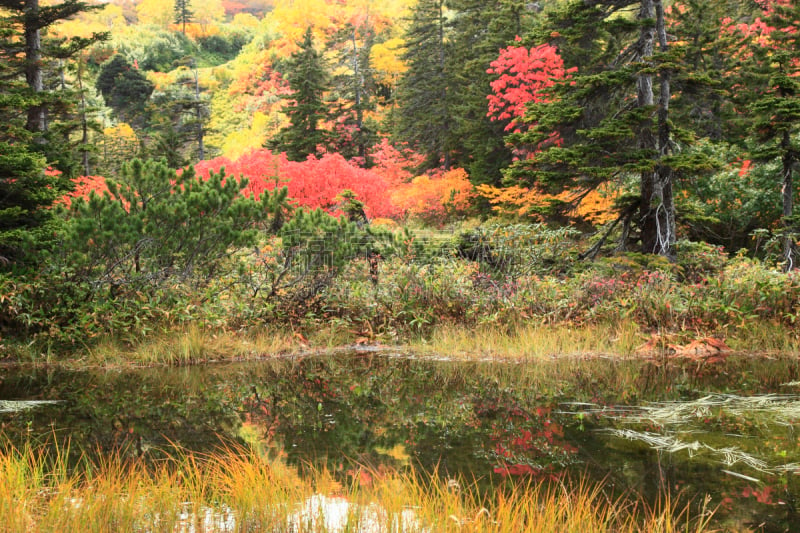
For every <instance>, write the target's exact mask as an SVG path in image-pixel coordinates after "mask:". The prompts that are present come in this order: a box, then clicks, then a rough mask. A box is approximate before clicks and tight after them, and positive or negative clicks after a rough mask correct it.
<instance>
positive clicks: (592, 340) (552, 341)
mask: <svg viewBox="0 0 800 533" xmlns="http://www.w3.org/2000/svg"><path fill="white" fill-rule="evenodd" d="M726 333H729V336H725V335H719V336H718V338H719V339H721V340H723V341H724V343H725V344H726V345H727V346H728V347H729V348H730V350H731V351H732V352H739V353H752V354H754V355H775V354H781V355H793V354H798V353H800V340H798V339H797V337H796V336H795V335H794V334H793V333H792V331H787V329H786V328H785V327H784V326H782V325H780V324H775V323H774V322H771V321H758V320H755V321H753V322H751V323H748V324H747V327H740V328H733V329H730V330H727V331H726ZM704 338H708V337H705V334H704V333H702V332H694V331H672V332H670V331H665V332H663V333H662V334H657V333H652V332H648V331H645V330H642V328H641V327H639V326H638V325H637V324H636V323H634V322H631V321H621V322H619V323H616V324H608V323H602V324H584V325H565V324H550V325H547V324H544V325H543V324H527V325H522V326H520V327H517V328H515V329H514V330H513V331H507V330H505V329H503V328H497V327H494V326H487V325H483V326H475V327H470V326H467V325H464V324H457V323H455V324H454V323H447V324H439V325H436V326H433V327H430V328H429V329H428V330H427V331H426V332H425V334H420V333H411V334H409V335H406V336H397V335H374V336H369V337H367V336H364V335H363V334H362V333H361V332H358V331H353V330H352V329H349V328H346V327H345V328H341V329H336V328H335V327H332V326H331V325H330V324H327V325H326V324H315V323H308V324H306V325H304V326H302V327H294V328H291V327H289V326H269V327H263V328H253V329H252V330H251V331H249V330H244V331H230V330H226V329H220V328H214V327H202V326H197V325H188V326H176V327H174V328H173V329H169V330H166V331H164V332H162V333H159V334H154V335H151V336H148V337H145V338H143V339H141V340H140V341H139V342H134V343H132V342H130V340H127V339H120V338H117V337H114V336H106V337H104V338H103V339H101V340H98V341H96V342H94V343H92V344H91V345H86V346H82V347H79V348H76V349H73V350H70V351H65V352H59V353H55V352H53V351H48V350H44V351H43V350H42V349H41V347H39V346H37V345H36V344H35V343H28V344H9V345H7V346H5V348H4V356H5V358H6V360H7V361H8V362H17V363H46V364H63V365H68V366H76V367H85V366H91V367H94V366H100V367H114V366H157V365H193V364H203V363H214V362H222V361H245V360H254V359H261V358H265V357H272V356H276V355H302V354H310V353H335V352H336V351H337V350H346V349H348V348H351V347H355V348H361V349H364V348H367V349H376V350H381V349H384V350H391V351H399V352H405V353H409V354H419V355H433V356H438V357H450V358H454V359H464V360H469V359H486V358H498V359H510V360H522V361H525V360H530V361H533V360H536V359H539V358H543V357H545V358H551V357H560V356H575V355H580V356H608V357H621V358H626V357H651V356H661V355H670V354H672V353H674V352H675V350H676V349H677V350H680V349H681V347H682V346H691V343H692V342H693V341H697V340H698V339H704Z"/></svg>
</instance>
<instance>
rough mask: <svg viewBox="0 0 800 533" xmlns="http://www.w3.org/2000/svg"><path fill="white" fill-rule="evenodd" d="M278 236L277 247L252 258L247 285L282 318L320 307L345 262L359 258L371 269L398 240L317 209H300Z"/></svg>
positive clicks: (346, 265) (344, 267) (295, 315)
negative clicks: (253, 260) (253, 266)
mask: <svg viewBox="0 0 800 533" xmlns="http://www.w3.org/2000/svg"><path fill="white" fill-rule="evenodd" d="M278 237H279V241H278V243H277V244H278V246H277V247H272V246H270V247H268V248H267V250H266V252H265V253H263V254H261V255H260V256H259V257H257V258H256V262H257V267H256V268H255V269H252V274H251V277H250V279H249V287H250V290H251V291H252V294H253V296H259V297H260V298H263V301H264V303H265V304H267V309H268V310H269V311H270V312H271V313H272V315H273V316H277V317H278V318H281V319H286V318H289V319H291V318H297V317H302V316H303V315H304V313H307V312H315V311H318V310H319V308H320V305H321V303H322V302H323V299H322V294H323V293H324V292H325V291H326V290H328V288H329V287H330V286H331V284H332V283H333V281H334V280H335V279H337V278H338V277H339V276H340V275H341V274H342V272H343V271H344V270H345V269H346V268H347V267H349V266H350V265H351V264H353V263H361V262H363V263H366V265H362V266H363V268H364V270H365V271H370V272H374V269H375V268H376V266H375V265H377V262H378V261H379V260H380V258H382V257H388V256H390V255H392V254H393V253H394V252H395V250H396V249H397V247H398V245H399V244H398V241H397V239H396V238H395V237H394V236H393V235H392V234H391V233H388V232H386V231H382V230H380V229H374V228H371V227H369V226H365V225H363V223H362V221H361V220H355V221H351V220H348V218H345V217H334V216H331V215H329V214H328V213H326V212H325V211H323V210H321V209H315V210H313V211H306V210H303V209H300V210H298V211H297V212H295V213H294V215H293V216H292V217H291V218H290V219H289V220H288V221H286V223H285V224H283V226H282V227H281V228H280V230H279V231H278ZM375 281H377V280H375V279H373V280H372V283H375Z"/></svg>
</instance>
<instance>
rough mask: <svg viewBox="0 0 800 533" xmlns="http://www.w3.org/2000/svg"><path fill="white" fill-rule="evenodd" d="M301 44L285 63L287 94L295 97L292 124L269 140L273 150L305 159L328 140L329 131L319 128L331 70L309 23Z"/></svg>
mask: <svg viewBox="0 0 800 533" xmlns="http://www.w3.org/2000/svg"><path fill="white" fill-rule="evenodd" d="M298 44H299V45H300V50H299V51H297V52H296V53H294V54H292V57H291V58H290V59H289V61H288V62H287V64H286V74H285V75H286V78H287V79H288V80H289V87H290V88H291V90H292V92H291V94H290V95H289V96H288V97H287V98H288V99H290V100H292V102H291V103H290V104H289V106H288V109H286V114H287V115H288V116H289V125H288V126H286V127H285V128H284V129H282V130H281V131H280V132H279V133H278V135H277V137H276V138H275V139H272V141H271V142H269V143H268V144H269V147H270V148H271V149H274V150H277V151H281V152H286V155H287V157H288V158H289V160H291V161H304V160H305V159H306V158H307V157H308V156H309V155H315V154H317V153H318V148H319V147H320V146H321V147H325V146H326V145H327V143H328V139H329V135H328V132H326V131H325V130H323V129H320V127H319V123H320V122H321V121H322V120H323V119H324V118H325V117H326V115H327V107H326V106H325V103H324V101H323V96H324V94H325V91H326V90H327V89H328V82H329V80H328V73H327V71H326V67H325V62H324V58H323V56H322V54H320V53H319V52H318V51H317V50H316V49H315V48H314V40H313V34H312V33H311V27H310V26H309V27H308V28H307V29H306V33H305V35H304V36H303V41H302V42H301V43H298Z"/></svg>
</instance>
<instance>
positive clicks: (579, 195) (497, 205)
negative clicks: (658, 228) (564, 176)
mask: <svg viewBox="0 0 800 533" xmlns="http://www.w3.org/2000/svg"><path fill="white" fill-rule="evenodd" d="M477 192H478V194H479V195H480V196H483V197H484V198H486V199H487V200H488V201H489V203H490V204H491V205H492V210H493V211H494V212H495V213H497V214H499V215H504V216H511V217H519V218H531V219H534V220H543V217H542V216H541V214H540V213H542V212H543V211H545V210H547V208H548V206H549V205H550V204H553V203H560V204H573V205H574V207H573V209H571V210H570V211H569V212H568V216H570V217H571V218H575V219H578V220H583V221H586V222H590V223H592V224H604V223H606V222H609V221H611V220H614V219H615V218H617V213H616V211H615V210H614V200H615V199H616V198H617V196H618V193H617V192H616V191H614V190H612V189H611V187H607V186H605V187H600V188H599V189H594V190H591V191H589V192H588V193H586V192H583V191H580V190H566V191H562V192H561V193H559V194H556V195H553V194H548V193H546V192H543V191H541V190H539V189H537V188H536V187H520V186H517V185H514V186H511V187H505V188H499V187H493V186H491V185H479V186H478V187H477Z"/></svg>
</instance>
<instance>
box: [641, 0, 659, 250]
mask: <svg viewBox="0 0 800 533" xmlns="http://www.w3.org/2000/svg"><path fill="white" fill-rule="evenodd" d="M654 17H655V9H654V7H653V0H643V1H642V3H641V7H640V10H639V17H638V18H639V20H647V19H654ZM655 33H656V28H655V26H652V25H647V26H642V28H641V29H640V30H639V43H638V54H639V58H640V60H641V61H642V62H646V61H649V60H650V58H651V57H652V56H653V49H654V47H655ZM636 104H637V106H638V107H652V106H653V75H652V74H650V73H647V72H644V73H639V74H638V76H637V80H636ZM638 135H639V143H638V144H639V148H641V149H643V150H653V149H654V148H655V146H656V140H655V138H654V137H653V131H652V121H651V120H649V119H644V120H643V121H642V123H641V124H640V125H639V132H638ZM640 192H641V208H640V212H641V229H642V252H644V253H655V251H656V250H657V246H658V243H657V235H658V221H657V219H656V217H655V216H654V214H655V213H654V211H653V201H654V200H655V199H657V198H658V197H659V196H660V191H659V190H658V187H657V183H656V173H655V171H654V170H650V169H648V170H643V171H642V175H641V183H640Z"/></svg>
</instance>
